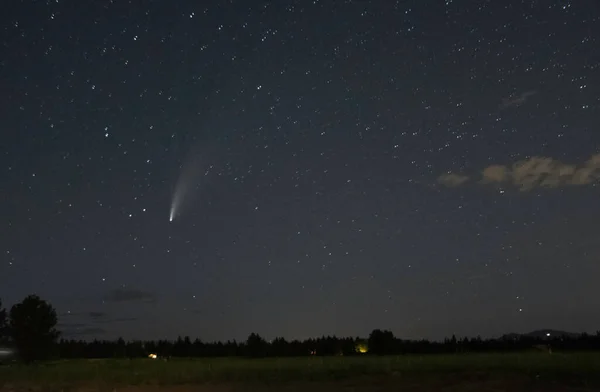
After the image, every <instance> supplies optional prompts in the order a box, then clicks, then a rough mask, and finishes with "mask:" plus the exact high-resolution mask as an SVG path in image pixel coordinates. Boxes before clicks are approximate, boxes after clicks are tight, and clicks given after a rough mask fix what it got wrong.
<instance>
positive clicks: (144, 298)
mask: <svg viewBox="0 0 600 392" xmlns="http://www.w3.org/2000/svg"><path fill="white" fill-rule="evenodd" d="M105 300H106V301H108V302H131V301H141V302H156V295H155V294H154V293H151V292H148V291H143V290H137V289H127V288H122V287H119V288H118V289H114V290H111V291H110V292H109V293H108V294H107V295H106V297H105Z"/></svg>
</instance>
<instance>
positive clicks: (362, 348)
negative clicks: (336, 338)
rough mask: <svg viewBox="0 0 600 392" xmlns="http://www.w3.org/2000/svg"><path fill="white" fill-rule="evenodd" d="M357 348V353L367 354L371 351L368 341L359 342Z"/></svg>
mask: <svg viewBox="0 0 600 392" xmlns="http://www.w3.org/2000/svg"><path fill="white" fill-rule="evenodd" d="M355 350H356V352H357V353H361V354H366V353H368V352H369V346H368V345H367V344H366V343H358V344H357V345H356V347H355Z"/></svg>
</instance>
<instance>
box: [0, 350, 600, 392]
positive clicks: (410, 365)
mask: <svg viewBox="0 0 600 392" xmlns="http://www.w3.org/2000/svg"><path fill="white" fill-rule="evenodd" d="M115 389H116V390H119V391H120V390H123V391H128V392H138V391H139V392H141V391H159V390H160V391H163V390H164V391H171V392H192V391H237V390H245V391H275V390H278V391H279V390H281V391H296V390H297V391H300V390H303V391H305V390H311V392H317V391H337V390H339V391H346V390H347V391H363V390H364V391H367V390H368V391H384V390H385V391H387V390H410V391H425V390H447V391H475V390H477V391H486V390H488V391H502V390H510V391H536V390H539V391H542V390H543V391H558V390H573V391H575V390H581V391H584V390H585V391H590V390H600V353H568V354H562V353H555V354H552V355H549V354H546V353H510V354H457V355H426V356H416V355H406V356H394V357H391V356H390V357H371V356H369V357H366V356H365V357H307V358H269V359H254V360H246V359H240V358H216V359H171V360H170V361H161V360H151V359H135V360H127V359H107V360H76V361H56V362H50V363H44V364H40V365H34V366H24V365H3V366H0V391H2V392H4V391H19V390H38V391H50V390H64V391H75V390H82V391H84V390H85V391H90V392H91V391H95V390H109V391H113V390H115Z"/></svg>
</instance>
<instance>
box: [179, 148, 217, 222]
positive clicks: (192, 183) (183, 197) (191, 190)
mask: <svg viewBox="0 0 600 392" xmlns="http://www.w3.org/2000/svg"><path fill="white" fill-rule="evenodd" d="M207 150H208V149H207V148H203V149H199V148H195V149H193V150H192V151H191V152H190V153H189V154H188V157H187V159H186V160H185V162H184V163H183V164H182V165H181V167H180V170H181V172H180V174H179V178H178V179H177V182H176V183H175V188H174V189H173V195H172V197H171V207H170V209H169V223H170V222H173V221H174V220H175V219H176V218H178V217H179V216H180V215H181V213H182V212H183V210H185V209H186V208H187V207H188V206H189V205H190V202H191V201H192V200H193V199H194V197H195V196H197V193H198V190H200V189H202V185H205V183H204V181H202V179H204V178H205V177H206V176H208V174H210V172H211V171H212V170H211V169H212V168H213V166H212V165H208V164H207V160H208V158H209V154H208V151H207Z"/></svg>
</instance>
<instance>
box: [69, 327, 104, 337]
mask: <svg viewBox="0 0 600 392" xmlns="http://www.w3.org/2000/svg"><path fill="white" fill-rule="evenodd" d="M106 332H107V331H106V330H105V329H104V328H99V327H76V328H69V329H64V330H63V331H62V334H63V336H65V337H75V336H98V335H104V334H106Z"/></svg>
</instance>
